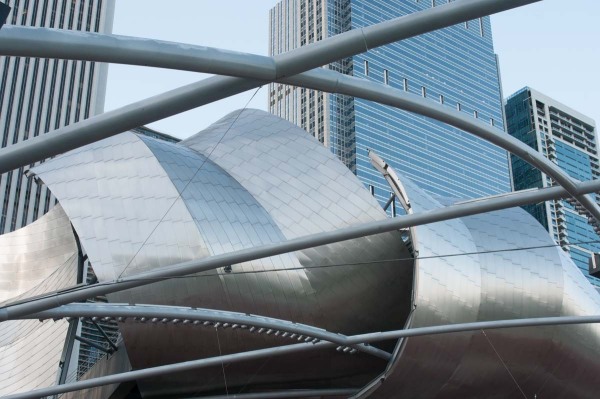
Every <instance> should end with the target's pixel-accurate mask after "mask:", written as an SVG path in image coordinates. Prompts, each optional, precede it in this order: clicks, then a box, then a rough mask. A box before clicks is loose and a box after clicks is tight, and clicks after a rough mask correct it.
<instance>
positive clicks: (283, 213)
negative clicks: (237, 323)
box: [35, 111, 412, 395]
mask: <svg viewBox="0 0 600 399" xmlns="http://www.w3.org/2000/svg"><path fill="white" fill-rule="evenodd" d="M236 118H237V114H236V113H233V114H231V115H229V116H227V117H226V118H224V119H223V120H222V121H220V122H217V124H215V126H217V127H218V126H221V127H224V128H225V131H226V130H227V128H228V126H231V125H232V122H233V121H234V120H235V124H234V128H235V129H230V130H229V131H228V132H227V135H226V138H227V140H223V141H222V142H220V143H219V145H218V146H217V150H218V149H219V148H221V149H225V150H227V154H228V156H227V159H230V160H244V162H245V163H244V166H243V169H244V170H245V171H246V172H247V173H248V174H246V175H244V176H242V175H241V174H234V172H233V171H232V170H230V169H231V168H230V165H229V164H228V163H227V162H224V161H223V159H224V158H220V157H218V156H217V154H216V152H215V153H213V154H210V147H211V146H213V145H214V144H216V142H218V139H217V141H216V142H213V143H211V142H210V140H211V138H213V137H215V136H214V135H213V134H211V133H210V129H212V128H209V130H208V131H207V132H203V133H201V134H199V135H198V136H197V137H198V138H206V139H207V140H208V141H207V142H203V141H202V140H197V141H196V142H195V143H196V146H192V145H181V144H172V143H166V142H162V141H158V140H155V139H151V138H146V137H140V138H138V137H136V136H134V135H132V134H124V135H120V136H116V137H114V138H111V139H108V140H105V141H102V142H100V143H96V144H93V145H90V146H88V147H85V148H83V149H80V150H77V151H74V152H72V153H69V154H67V155H66V156H64V157H59V158H58V159H57V160H56V161H51V162H48V163H47V164H44V165H41V166H40V167H38V168H36V169H35V173H37V175H38V176H39V177H40V178H42V180H43V181H44V182H46V183H47V184H48V185H49V186H50V188H51V189H52V191H53V193H54V194H55V195H56V196H57V198H58V199H59V200H60V202H61V204H62V205H63V207H64V208H65V210H66V212H67V213H68V214H69V216H70V218H71V220H72V221H73V225H74V226H75V228H76V230H77V232H78V234H79V236H80V238H81V241H82V243H83V246H84V248H85V249H86V251H87V253H88V254H89V256H90V260H91V261H92V264H93V265H94V269H95V270H96V272H97V274H98V275H99V276H100V280H101V281H105V280H109V279H113V278H115V277H117V276H118V275H119V274H121V273H123V275H128V274H130V273H137V272H139V271H141V270H148V269H151V268H155V267H159V266H164V265H168V264H170V263H174V262H179V261H183V260H187V259H191V258H197V257H204V256H208V255H214V254H221V253H225V252H228V251H231V250H235V249H241V248H247V247H251V246H255V245H261V244H266V243H272V242H278V241H282V240H285V239H286V238H291V237H295V236H298V235H304V234H309V233H313V232H319V231H329V230H333V229H336V228H339V227H343V226H347V225H350V224H354V223H358V222H362V221H369V220H377V219H382V218H385V214H384V213H383V212H382V211H381V209H379V206H378V204H377V203H376V201H375V200H374V199H372V198H371V196H370V195H369V193H368V192H366V191H364V190H363V189H362V186H361V184H360V183H359V182H358V180H356V178H355V177H354V176H353V175H352V174H351V173H349V172H348V171H347V170H346V169H345V168H344V166H343V165H341V164H339V163H338V161H337V160H336V159H335V157H333V155H332V154H330V153H329V152H328V151H327V150H326V149H325V148H323V147H322V146H321V145H320V144H319V143H318V142H317V141H315V140H314V139H313V138H311V137H308V135H307V134H306V133H305V132H303V131H302V130H300V129H298V128H296V127H294V126H292V125H291V124H289V123H288V122H285V121H283V120H281V119H279V118H277V117H274V116H271V115H269V114H267V113H264V112H261V111H245V112H244V115H241V116H240V117H239V118H237V120H236ZM213 128H214V127H213ZM286 143H287V144H288V145H290V146H292V147H290V148H286ZM184 144H186V143H184ZM199 148H201V149H202V151H200V150H199ZM207 148H208V152H204V150H205V149H207ZM270 153H273V154H275V155H274V156H273V157H268V156H267V155H268V154H270ZM208 154H210V159H207V158H206V156H207V155H208ZM303 154H307V156H304V155H303ZM261 160H264V161H265V162H264V163H263V162H261ZM275 164H277V165H279V166H278V167H277V168H275V167H274V165H275ZM329 169H332V171H329ZM148 186H150V187H148ZM319 195H321V196H322V198H321V199H315V198H316V197H318V196H319ZM311 197H315V198H312V199H311ZM140 248H141V249H140ZM409 257H410V256H409V254H408V251H406V250H405V249H404V247H403V244H402V241H401V239H400V235H399V234H397V233H393V234H392V233H390V234H382V235H380V236H377V237H371V238H366V239H360V240H354V241H353V242H351V243H350V245H344V244H335V245H330V246H325V247H321V248H316V249H312V250H310V251H302V252H299V253H296V254H286V255H281V256H275V257H272V258H268V259H262V260H257V261H252V262H247V263H244V264H240V265H232V269H233V273H226V272H224V271H223V270H219V271H217V272H216V273H204V274H202V275H200V276H198V277H192V278H185V279H175V280H171V281H167V282H163V283H159V284H155V285H153V286H150V287H144V288H139V289H135V290H132V291H131V292H128V293H121V294H115V295H111V296H110V299H111V300H114V301H119V302H129V303H161V304H173V305H186V306H202V307H207V308H217V309H224V310H233V311H238V312H243V313H254V314H262V315H266V316H271V317H276V318H281V319H286V320H293V321H296V322H300V323H306V324H308V323H309V322H310V323H311V324H314V325H317V326H318V327H322V328H326V329H328V330H331V331H334V332H337V331H339V332H342V333H347V334H350V333H359V332H367V331H373V330H385V329H390V328H400V327H401V326H402V324H403V322H404V317H405V316H406V314H407V312H408V309H409V300H410V285H411V283H412V261H411V260H406V261H404V262H401V261H389V262H381V263H377V264H375V265H370V263H371V262H372V261H381V260H383V259H407V258H409ZM132 259H133V260H132ZM128 265H129V266H128ZM323 266H335V267H329V268H323ZM306 267H318V268H314V269H306ZM273 269H276V271H270V270H273ZM359 298H360V299H359ZM348 303H353V304H354V305H353V306H347V304H348ZM375 308H378V309H379V310H378V311H374V310H373V309H375ZM386 309H396V310H395V311H394V312H393V313H392V314H391V315H390V314H388V313H389V312H388V311H387V310H386ZM121 329H122V332H123V336H124V340H125V343H126V346H127V351H128V353H129V355H130V359H131V363H132V365H133V367H134V368H142V367H148V366H152V365H157V364H166V363H173V362H177V361H183V360H189V359H193V358H198V357H207V356H214V355H217V354H219V353H221V352H222V353H230V352H237V351H243V350H249V349H253V348H261V347H268V346H273V345H282V344H285V343H286V341H285V340H279V339H276V338H273V337H263V336H253V335H251V336H248V334H240V333H238V332H235V331H228V330H227V331H225V332H220V333H219V335H220V336H219V345H217V342H216V335H215V334H216V333H215V332H214V331H213V332H211V331H208V332H206V331H204V332H201V331H198V330H191V329H189V328H186V327H182V326H167V325H165V326H162V325H161V326H146V325H138V324H133V323H126V324H125V325H123V326H122V328H121ZM190 343H193V344H190ZM260 366H261V365H257V364H247V365H246V364H241V365H235V366H232V367H231V368H229V369H228V373H227V381H228V384H229V385H230V386H232V387H235V386H244V385H246V384H248V383H250V382H252V383H253V384H264V383H280V382H282V381H288V382H289V383H290V384H297V385H298V386H302V384H303V383H304V381H306V380H317V381H319V382H318V383H316V384H317V386H325V385H328V384H329V383H330V381H331V380H332V379H339V380H340V381H342V380H344V381H345V380H347V381H348V382H349V383H350V384H352V385H353V386H360V384H361V383H364V382H366V381H368V379H369V378H370V377H372V376H373V375H374V372H375V371H373V370H377V369H378V368H380V369H382V368H383V367H384V366H385V362H382V361H381V360H379V359H372V358H369V357H365V356H364V355H357V356H348V355H346V354H340V353H337V352H334V353H307V354H305V355H301V356H298V357H296V358H294V359H277V360H275V359H274V360H273V361H270V362H269V363H268V364H267V365H263V366H262V367H263V368H262V370H263V372H264V373H261V374H259V375H256V376H253V373H252V372H251V370H255V369H256V368H257V367H260ZM348 376H353V377H352V378H349V377H348ZM222 384H223V381H222V372H221V371H220V370H218V369H215V370H208V371H207V374H206V378H205V379H203V380H202V381H196V379H195V378H192V377H191V376H190V374H189V373H188V374H182V375H180V376H179V375H177V376H171V377H169V378H165V379H156V380H154V381H143V382H140V386H141V389H142V391H143V392H144V393H145V394H147V395H161V394H165V393H166V392H169V391H173V392H182V393H183V392H195V391H203V390H210V389H219V388H221V387H222ZM312 386H313V387H314V386H315V385H314V384H313V385H312Z"/></svg>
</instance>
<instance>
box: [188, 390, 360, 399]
mask: <svg viewBox="0 0 600 399" xmlns="http://www.w3.org/2000/svg"><path fill="white" fill-rule="evenodd" d="M356 393H358V391H357V390H356V389H293V390H289V391H275V392H273V391H269V392H259V393H233V394H230V395H219V396H197V397H194V398H186V399H291V398H312V397H319V398H321V397H324V396H352V395H354V394H356Z"/></svg>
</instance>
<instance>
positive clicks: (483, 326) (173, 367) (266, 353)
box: [4, 315, 600, 399]
mask: <svg viewBox="0 0 600 399" xmlns="http://www.w3.org/2000/svg"><path fill="white" fill-rule="evenodd" d="M589 323H600V315H595V316H562V317H541V318H528V319H512V320H495V321H482V322H474V323H460V324H450V325H443V326H432V327H419V328H411V329H407V330H397V331H386V332H378V333H370V334H361V335H354V336H351V337H348V339H349V341H350V342H353V343H364V342H377V341H383V340H387V339H392V338H393V339H398V338H406V337H417V336H422V335H433V334H448V333H458V332H465V331H476V330H490V329H501V328H516V327H539V326H557V325H568V324H589ZM332 346H333V345H332V344H331V343H325V342H322V343H318V344H315V345H311V344H294V345H288V346H279V347H275V348H269V349H259V350H254V351H248V352H242V353H235V354H230V355H224V356H216V357H211V358H208V359H199V360H191V361H187V362H182V363H175V364H169V365H164V366H158V367H152V368H147V369H142V370H135V371H129V372H125V373H120V374H113V375H109V376H103V377H99V378H94V379H89V380H84V381H78V382H74V383H70V384H64V385H57V386H53V387H49V388H42V389H37V390H34V391H30V392H24V393H18V394H14V395H8V396H5V397H4V399H30V398H39V397H43V396H50V395H57V394H60V393H65V392H72V391H78V390H81V389H87V388H93V387H97V386H102V385H108V384H115V383H121V382H125V381H132V380H136V379H144V378H151V377H157V376H162V375H165V374H171V373H177V372H182V371H188V370H196V369H199V368H204V367H210V366H217V365H221V364H222V363H234V362H241V361H246V360H255V359H261V358H264V357H270V356H281V355H289V354H293V353H297V352H303V351H307V350H311V349H326V348H331V347H332Z"/></svg>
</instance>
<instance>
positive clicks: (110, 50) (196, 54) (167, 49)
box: [0, 0, 600, 222]
mask: <svg viewBox="0 0 600 399" xmlns="http://www.w3.org/2000/svg"><path fill="white" fill-rule="evenodd" d="M487 2H488V3H489V2H490V1H489V0H488V1H487ZM531 2H533V1H521V3H523V4H525V3H531ZM485 3H486V2H485V1H479V2H478V1H477V0H475V1H472V2H470V3H469V1H459V2H454V3H452V5H450V4H446V5H442V6H438V7H435V8H432V9H430V10H425V11H422V12H418V13H415V14H411V15H408V16H405V17H402V18H398V19H395V20H391V21H387V22H384V23H381V24H378V25H374V26H371V27H367V28H363V29H359V30H355V31H351V32H346V33H345V34H342V35H338V36H334V37H331V38H329V39H325V40H323V41H321V42H318V43H313V44H311V45H308V46H304V47H302V48H299V49H296V50H293V51H291V52H289V53H285V54H281V55H279V56H276V57H274V58H271V57H264V56H259V55H254V54H244V53H237V52H229V51H224V50H221V49H215V48H210V47H203V46H192V45H185V44H180V43H171V42H164V41H157V40H150V39H141V38H131V37H123V36H112V35H102V34H96V33H81V32H77V33H75V32H70V31H60V30H55V29H45V28H24V27H9V29H5V31H6V32H2V33H0V49H1V50H0V51H2V53H3V54H7V55H21V56H37V57H61V58H72V59H81V58H84V59H86V60H92V61H105V62H116V63H126V64H133V65H150V66H156V67H162V68H172V69H181V70H189V71H197V72H213V73H220V74H230V75H233V76H238V77H246V78H251V79H254V80H257V81H258V80H262V79H264V80H267V81H275V80H277V81H279V82H281V83H287V84H292V85H295V86H301V87H308V88H312V89H316V90H321V91H326V92H330V93H340V94H346V95H349V96H353V97H359V98H364V99H368V100H371V101H375V102H380V103H383V104H388V105H392V106H395V107H397V108H401V109H405V110H408V111H411V112H415V113H418V114H421V115H425V116H429V117H431V118H433V119H437V120H440V121H443V122H445V123H448V124H450V125H452V126H455V127H458V128H460V129H462V130H465V131H466V132H469V133H472V134H475V135H477V136H478V137H480V138H483V139H484V140H487V141H490V142H492V143H494V144H496V145H498V146H500V147H502V148H504V149H506V150H507V151H509V152H512V153H513V154H515V155H517V156H519V157H521V158H522V159H523V160H525V161H526V162H528V163H530V164H531V165H533V166H534V167H536V168H538V169H540V170H542V171H543V172H544V173H546V174H547V175H549V176H551V177H552V178H554V180H556V181H557V182H558V183H559V184H560V185H561V186H563V187H565V188H566V189H567V191H568V192H569V193H570V194H571V195H572V196H573V197H574V198H576V199H577V200H578V201H579V202H580V203H581V204H582V205H583V206H584V208H585V209H586V210H587V211H588V212H589V213H590V214H591V215H592V216H593V217H594V218H595V219H596V220H597V221H598V222H600V208H598V206H597V204H596V203H595V202H594V201H593V200H592V199H591V198H589V197H586V196H582V195H579V193H577V191H576V187H575V184H574V182H573V180H571V178H570V177H569V176H568V175H566V174H565V173H563V172H562V170H561V169H560V168H558V166H556V165H554V164H553V163H552V162H550V161H548V160H547V159H546V158H544V157H543V156H542V155H541V154H539V153H537V152H535V151H533V150H532V149H531V148H529V147H528V146H526V145H525V144H523V143H521V142H519V141H518V140H516V139H514V138H513V137H510V136H506V135H503V134H500V133H499V132H498V131H497V130H495V129H492V128H491V127H489V126H486V125H485V124H484V123H482V122H477V121H473V120H469V119H468V118H466V117H465V115H461V114H460V113H459V112H457V111H451V110H449V109H448V108H445V107H441V106H437V107H436V104H433V103H429V104H428V103H427V102H424V101H423V100H422V99H419V98H416V96H411V95H407V94H406V93H402V92H400V91H399V90H395V89H392V88H389V87H386V86H383V85H379V84H376V83H373V82H369V81H366V80H361V79H355V78H351V77H348V76H344V75H341V76H336V75H340V74H339V73H335V72H333V71H327V70H322V69H317V70H313V71H309V72H305V73H302V74H299V75H296V76H292V77H291V78H285V76H290V75H293V74H294V73H295V72H299V71H301V70H305V69H310V68H312V67H314V66H315V65H312V64H311V63H314V58H316V57H320V59H321V60H325V59H326V58H327V57H329V59H330V61H332V60H334V57H335V54H339V57H340V58H343V57H345V56H348V55H349V54H348V53H347V52H349V48H350V47H351V44H352V43H354V45H355V46H358V47H353V50H352V51H356V50H357V49H358V50H359V51H365V50H366V49H368V48H370V47H371V48H372V47H375V46H379V45H381V44H385V43H386V41H387V40H389V39H388V38H387V35H389V34H391V33H393V32H394V31H395V30H400V31H402V32H401V34H402V36H403V37H410V36H411V35H412V36H414V35H417V34H419V33H422V31H421V30H422V29H423V26H425V25H427V24H432V23H433V22H432V21H431V20H432V18H434V17H435V18H438V19H439V20H438V21H437V22H436V23H437V24H438V27H443V26H447V24H448V23H449V21H453V22H461V21H458V19H461V17H462V19H463V20H464V17H465V15H472V14H473V13H477V12H479V11H478V10H482V9H483V8H485V10H486V12H498V11H502V10H503V9H505V8H503V7H507V8H508V7H511V8H512V7H514V6H515V4H513V3H516V2H514V1H513V2H512V3H511V4H509V2H507V1H505V2H503V6H502V7H498V4H493V6H495V8H491V6H490V4H485ZM523 4H521V5H523ZM477 7H479V8H477ZM398 20H403V22H405V24H404V25H398V26H400V28H398V27H397V26H396V21H398ZM442 21H443V22H442ZM439 24H441V25H439ZM421 25H422V26H421ZM402 26H403V27H402ZM432 26H434V25H430V26H429V28H428V29H431V28H432ZM434 29H435V28H434ZM353 32H354V33H353ZM356 32H360V33H361V34H362V35H363V36H364V38H365V39H364V41H365V46H364V48H363V49H362V50H361V49H360V40H357V39H356V37H357V36H358V33H356ZM352 35H354V36H352ZM334 44H336V45H334ZM334 49H335V51H336V52H333V50H334ZM292 60H293V61H292ZM327 62H328V61H324V63H327ZM213 79H217V81H216V82H213V81H210V79H208V80H207V81H202V82H199V83H197V84H194V85H196V87H195V89H196V90H192V91H185V90H182V89H184V88H185V87H187V88H190V89H191V86H194V85H190V86H185V87H184V88H180V89H175V90H173V91H171V92H168V93H164V94H163V95H159V96H155V97H153V98H151V99H148V100H149V101H146V104H142V102H139V103H135V104H131V105H130V106H127V107H124V108H122V110H123V111H125V113H126V114H127V116H128V117H129V118H131V119H130V120H129V119H128V120H127V122H125V121H121V120H119V121H117V119H118V116H119V115H117V114H116V113H114V111H113V113H111V112H109V113H107V115H108V114H110V117H109V118H105V119H103V120H100V119H97V118H100V117H102V116H99V117H96V118H92V120H94V122H95V123H97V125H94V126H93V127H94V132H93V134H89V135H86V136H85V137H76V136H75V135H78V136H83V133H82V132H80V129H83V128H91V127H89V126H88V127H86V126H84V125H81V126H80V124H79V123H78V124H74V125H71V126H73V128H74V129H75V130H76V131H77V132H79V133H77V132H75V133H74V132H70V131H69V128H63V129H59V130H57V131H55V132H56V133H54V132H53V133H52V134H59V133H60V134H63V133H64V134H69V133H70V136H71V137H72V138H71V139H70V144H68V145H69V148H66V149H63V150H62V151H60V150H57V149H55V148H54V146H53V144H56V141H55V140H54V141H51V142H49V143H46V144H45V147H46V148H45V149H44V150H45V151H46V152H47V153H46V154H45V156H44V154H42V153H38V155H36V158H37V159H34V160H30V161H32V162H33V161H35V160H39V159H42V158H44V157H49V156H53V155H56V154H58V153H60V152H63V151H67V150H68V149H72V148H74V147H73V146H76V145H77V146H78V145H80V144H78V140H77V139H85V141H82V142H81V145H85V144H87V143H89V142H91V141H88V140H92V141H97V140H99V139H102V138H105V137H108V136H107V135H106V131H110V129H111V127H112V128H113V132H121V131H125V130H128V129H131V128H133V127H136V126H139V125H142V124H145V123H149V122H152V121H154V120H158V118H157V117H160V116H161V115H163V117H166V116H170V115H172V114H173V113H178V112H183V111H185V110H187V109H190V108H189V107H190V105H192V104H197V106H200V105H204V104H207V103H208V102H212V101H216V100H218V99H220V98H223V97H222V95H224V94H227V93H230V94H236V93H237V89H236V88H233V87H232V83H233V82H231V81H230V82H225V81H221V79H218V78H213ZM255 83H256V82H255ZM239 84H240V86H239V88H243V87H247V86H246V85H245V84H244V83H243V82H239ZM248 87H249V88H253V87H255V86H253V85H251V86H248ZM219 90H222V92H221V93H219V94H218V95H217V97H214V96H211V95H210V94H211V93H207V92H213V94H214V92H215V91H216V92H217V93H218V92H219ZM242 91H244V90H242ZM380 91H386V93H385V94H382V93H380ZM167 94H170V96H167V98H163V97H164V96H166V95H167ZM403 97H404V98H403ZM411 97H415V98H411ZM177 99H178V100H179V101H177ZM148 102H150V103H151V104H148ZM134 105H135V106H134ZM132 106H133V107H132ZM436 108H437V109H436ZM444 108H445V109H444ZM140 110H141V111H143V112H142V113H141V115H140V112H136V111H140ZM144 114H145V115H144ZM146 115H153V118H154V119H153V120H152V121H145V120H143V119H144V118H148V116H146ZM113 117H115V119H112V118H113ZM140 118H142V120H140ZM134 120H137V122H136V123H133V121H134ZM103 122H104V123H103ZM119 122H120V123H128V124H129V125H124V126H120V125H119ZM132 123H133V124H134V125H135V126H132V125H131V124H132ZM113 124H114V125H113ZM128 126H129V127H128ZM86 130H87V129H86ZM109 135H110V134H109ZM46 137H47V136H39V137H38V138H37V139H33V140H30V141H28V142H27V144H23V145H22V149H23V150H25V151H26V152H28V150H27V148H25V147H27V146H29V145H30V144H31V143H33V142H34V141H35V140H38V141H39V140H42V139H44V138H46ZM18 147H19V144H17V145H16V146H14V147H9V148H8V149H6V150H3V151H4V152H5V154H3V153H2V152H3V151H0V172H2V171H8V170H10V169H12V168H13V167H18V166H21V165H12V167H11V166H10V165H9V166H6V167H4V162H11V160H13V161H17V162H21V163H22V162H23V161H22V160H23V158H22V156H21V157H20V156H19V155H23V151H20V152H19V151H18V150H19V148H18ZM39 147H40V146H38V149H39ZM11 148H12V149H11ZM13 151H17V154H12V152H13ZM11 155H13V156H12V158H11ZM40 156H41V158H40ZM13 163H14V162H13ZM3 168H4V169H3Z"/></svg>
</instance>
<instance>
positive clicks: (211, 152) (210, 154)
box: [117, 86, 262, 279]
mask: <svg viewBox="0 0 600 399" xmlns="http://www.w3.org/2000/svg"><path fill="white" fill-rule="evenodd" d="M260 89H262V86H260V87H258V88H257V89H256V90H255V91H254V94H252V97H250V99H249V100H248V101H247V102H246V105H244V108H242V110H241V111H240V112H238V114H237V115H236V116H235V118H234V119H233V121H232V122H231V124H230V125H229V127H228V128H227V130H226V131H225V133H223V135H222V136H221V137H220V138H219V140H218V141H217V143H216V144H215V145H214V146H213V148H212V149H211V150H210V152H209V153H208V155H206V156H205V157H204V160H203V161H202V163H201V164H200V166H199V167H198V169H197V170H196V172H194V174H193V176H192V177H191V178H190V180H188V182H187V183H186V184H185V186H183V189H181V191H180V192H179V193H178V194H177V196H176V197H175V199H174V200H173V202H172V203H171V205H170V206H169V208H167V210H166V212H165V213H164V214H163V216H162V217H161V218H160V220H159V221H158V223H156V225H155V226H154V228H153V229H152V231H151V232H150V233H149V234H148V236H147V237H146V239H145V240H144V242H142V245H140V247H139V248H138V250H137V251H136V252H135V254H133V256H132V257H131V259H130V260H129V262H127V265H125V268H124V269H123V270H122V271H121V273H119V277H118V278H117V279H119V278H121V276H123V273H125V271H126V270H127V268H129V266H130V265H131V263H132V262H133V261H134V260H135V258H136V257H137V256H138V254H139V253H140V252H141V250H142V249H143V248H144V246H145V245H146V243H147V242H148V240H149V239H150V237H152V234H154V232H155V231H156V229H157V228H158V226H160V224H161V223H162V222H163V220H164V219H165V218H166V217H167V215H168V214H169V212H171V209H173V207H174V206H175V204H176V203H177V201H179V199H180V198H181V196H182V195H183V193H184V192H185V190H187V188H188V186H189V185H190V184H191V183H192V182H193V181H194V179H195V178H196V176H197V175H198V173H200V171H201V170H202V167H203V166H204V165H205V164H206V162H207V161H208V160H210V157H211V156H212V154H213V152H214V151H215V150H216V149H217V147H218V146H219V144H221V142H222V141H223V139H224V138H225V136H226V135H227V133H229V131H230V130H231V128H232V127H233V125H235V123H236V122H237V120H238V118H239V117H240V115H241V114H242V113H243V112H244V111H245V110H246V108H248V105H250V102H251V101H252V100H253V99H254V97H255V96H256V94H258V92H259V91H260Z"/></svg>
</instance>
